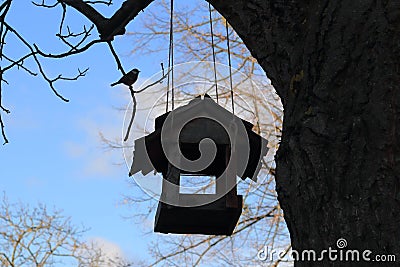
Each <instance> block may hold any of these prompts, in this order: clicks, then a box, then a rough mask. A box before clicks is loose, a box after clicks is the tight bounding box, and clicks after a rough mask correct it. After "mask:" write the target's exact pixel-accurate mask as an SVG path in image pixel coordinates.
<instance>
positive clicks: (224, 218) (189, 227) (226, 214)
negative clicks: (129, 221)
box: [154, 195, 243, 236]
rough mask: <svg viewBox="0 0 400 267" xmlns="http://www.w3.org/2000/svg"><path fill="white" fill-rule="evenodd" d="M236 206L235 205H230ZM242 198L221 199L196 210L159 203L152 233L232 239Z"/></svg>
mask: <svg viewBox="0 0 400 267" xmlns="http://www.w3.org/2000/svg"><path fill="white" fill-rule="evenodd" d="M232 200H233V202H236V203H232ZM232 204H234V205H232ZM242 206H243V197H242V196H240V195H238V196H237V195H236V196H234V198H233V199H232V196H229V203H227V196H224V197H222V198H220V199H218V200H216V201H214V202H212V203H209V204H206V205H203V206H198V207H177V206H172V205H169V204H165V203H163V202H159V203H158V207H157V213H156V219H155V224H154V231H155V232H159V233H165V234H167V233H174V234H203V235H228V236H229V235H231V234H232V232H233V230H234V229H235V226H236V224H237V222H238V220H239V217H240V214H241V213H242Z"/></svg>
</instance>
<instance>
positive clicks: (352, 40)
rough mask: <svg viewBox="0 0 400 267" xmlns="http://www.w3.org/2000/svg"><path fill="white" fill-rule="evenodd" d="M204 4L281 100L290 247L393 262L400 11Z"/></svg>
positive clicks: (399, 193) (399, 212) (398, 211)
mask: <svg viewBox="0 0 400 267" xmlns="http://www.w3.org/2000/svg"><path fill="white" fill-rule="evenodd" d="M209 2H211V4H212V5H213V6H214V7H215V8H216V9H217V10H218V11H219V12H220V13H221V14H222V15H223V16H225V17H226V18H227V19H228V21H229V23H230V24H231V25H232V27H233V28H234V29H235V31H236V32H237V33H238V34H239V35H240V36H241V38H242V39H243V41H244V43H245V44H246V46H247V47H248V48H249V50H250V51H251V53H252V55H253V56H254V57H255V58H256V59H257V60H258V62H259V63H260V64H261V66H262V67H263V69H264V70H265V71H266V73H267V75H268V77H269V78H270V79H271V80H272V84H273V86H274V87H275V89H276V90H277V92H278V94H279V96H280V97H281V99H282V102H283V106H284V122H283V133H282V140H281V145H280V148H279V151H278V153H277V155H276V164H277V174H276V184H277V186H276V189H277V191H278V196H279V201H280V203H281V206H282V208H283V210H284V215H285V220H286V222H287V225H288V228H289V231H290V235H291V240H292V246H293V249H296V250H297V251H302V250H307V249H315V250H317V251H321V250H323V249H328V247H332V248H334V249H337V247H336V241H337V239H339V238H345V239H346V240H347V242H348V246H347V248H348V249H359V250H360V251H363V250H365V249H368V250H371V251H372V252H373V253H372V254H371V259H372V258H373V256H372V255H374V254H396V255H397V260H400V253H399V252H400V246H399V242H398V238H399V237H400V227H399V226H400V147H399V140H400V136H399V125H400V113H399V109H400V94H399V92H398V90H399V88H398V87H399V84H400V64H399V58H400V3H399V2H398V1H383V0H382V1H373V0H353V1H346V0H340V1H328V0H324V1H289V0H288V1H282V0H280V1H274V0H272V1H261V0H251V1H237V0H229V1H227V0H224V1H217V0H210V1H209ZM347 248H346V249H347ZM314 264H315V266H321V263H311V262H305V263H301V262H298V263H297V264H296V266H314ZM347 264H349V265H350V266H356V265H357V264H356V263H355V262H352V263H347ZM365 264H366V263H365V262H362V263H360V266H365ZM371 264H377V263H371ZM324 265H327V266H344V265H345V263H343V262H337V261H336V262H332V261H331V262H329V263H328V262H326V263H325V264H324ZM378 265H379V264H378ZM388 265H389V266H394V265H393V263H391V264H388ZM379 266H382V264H380V265H379Z"/></svg>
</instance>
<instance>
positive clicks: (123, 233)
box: [0, 0, 165, 259]
mask: <svg viewBox="0 0 400 267" xmlns="http://www.w3.org/2000/svg"><path fill="white" fill-rule="evenodd" d="M114 2H115V5H114V6H113V7H110V8H109V9H110V11H107V12H104V14H105V15H109V14H110V13H111V10H115V9H116V8H117V7H119V5H120V3H121V2H122V1H114ZM68 15H69V17H68V21H69V22H70V23H69V24H70V25H72V27H74V26H76V28H75V29H76V30H78V29H80V28H78V27H80V25H81V22H82V21H83V22H86V21H85V20H82V19H80V17H79V16H76V14H74V12H69V14H68ZM139 16H140V15H139ZM8 19H9V22H10V24H11V25H13V26H14V27H15V28H16V29H18V30H19V31H20V32H21V33H22V34H23V36H24V37H25V38H26V39H27V40H29V41H30V42H32V43H37V44H38V45H39V47H41V48H42V49H43V50H46V51H49V52H54V51H55V52H57V51H61V47H60V42H59V41H58V40H57V38H56V37H55V33H56V32H57V27H58V23H59V20H60V10H59V9H55V10H47V9H40V8H37V7H34V6H33V5H32V4H31V2H30V1H26V0H25V1H21V0H18V1H14V2H13V6H12V9H11V11H10V13H9V17H8ZM86 24H87V25H90V24H89V23H86ZM132 27H135V23H131V25H130V26H129V29H133V28H132ZM14 41H15V40H12V39H10V40H9V42H10V44H9V45H8V48H7V49H8V50H7V51H8V53H9V54H11V55H16V56H17V55H20V56H21V55H23V53H24V51H26V50H25V49H24V48H23V47H22V46H19V45H17V44H16V43H15V42H14ZM14 43H15V45H14ZM115 45H116V49H117V51H118V53H119V54H120V55H121V59H122V61H123V64H124V66H125V68H126V69H130V68H133V67H137V68H139V69H141V70H142V73H141V74H142V75H143V77H145V76H146V75H152V74H153V71H152V68H154V65H155V66H156V68H157V71H158V68H159V63H160V62H161V61H165V59H164V58H157V57H155V58H154V57H153V58H143V57H141V58H138V57H134V56H130V55H129V54H130V40H129V38H128V37H126V36H122V37H117V38H116V41H115ZM31 63H32V62H27V64H31ZM44 66H46V71H47V72H48V73H49V74H50V75H51V76H55V75H57V74H59V73H63V74H65V75H74V74H75V73H76V69H77V68H78V67H79V68H81V69H85V68H86V67H90V70H89V72H88V74H87V76H86V77H84V78H83V79H80V80H79V81H76V82H64V83H59V84H57V88H58V90H59V92H60V93H61V94H62V95H63V96H65V97H66V98H68V99H70V102H69V103H64V102H63V101H61V100H59V99H58V98H57V97H56V96H55V95H54V94H53V93H52V91H51V90H50V88H49V87H48V85H47V84H46V82H45V81H44V80H43V79H41V78H40V77H32V76H29V75H27V74H26V73H25V72H23V71H21V70H19V71H17V70H13V71H10V72H8V73H7V75H6V76H5V78H6V79H7V81H8V82H9V83H10V85H6V86H4V87H3V104H4V105H5V106H6V107H7V108H9V109H10V110H11V114H9V115H7V116H6V115H3V119H4V122H5V125H6V133H7V137H8V139H9V140H10V143H9V144H7V145H5V146H2V147H1V148H0V170H1V171H0V178H1V179H0V191H4V192H5V193H6V195H7V197H8V198H9V200H10V202H17V201H21V202H23V203H29V204H30V205H32V206H34V205H36V204H37V203H38V202H40V203H44V204H46V205H47V206H49V207H55V208H57V209H62V210H63V211H64V212H63V214H64V215H65V216H71V219H72V222H73V223H74V224H76V225H81V224H83V225H84V226H86V227H89V228H90V230H89V231H88V232H87V233H86V238H100V239H104V240H105V241H107V242H110V243H113V244H115V245H117V246H119V247H120V249H121V250H122V251H123V252H124V253H125V254H126V255H127V256H128V257H129V258H131V259H146V258H148V257H149V256H148V254H147V246H148V245H149V244H150V241H151V240H152V237H151V236H149V235H145V234H144V232H146V231H151V230H152V226H151V224H148V223H147V224H146V223H144V224H142V225H140V227H138V225H136V224H135V223H134V222H132V221H131V220H126V219H124V218H123V217H126V216H130V215H132V210H131V209H130V208H129V207H128V206H126V205H122V204H121V202H122V200H123V196H124V195H130V194H140V192H138V190H137V189H134V188H132V187H131V186H130V182H129V178H128V168H127V167H126V166H125V165H117V164H116V163H121V162H122V161H123V158H122V153H121V151H107V150H105V149H104V148H103V145H102V143H101V142H100V138H99V134H98V133H99V132H102V133H103V134H104V135H105V136H106V137H108V138H114V137H117V136H121V131H122V123H123V115H124V114H123V113H122V112H120V111H118V110H116V108H120V107H125V106H126V105H127V104H128V103H129V101H128V97H127V91H126V89H125V88H122V87H114V88H111V87H110V86H109V84H110V83H111V82H113V81H114V80H116V79H118V78H119V75H120V74H119V72H118V71H117V69H116V65H115V62H114V61H113V58H112V56H111V55H110V53H109V50H108V48H107V46H106V45H103V44H101V45H99V46H96V47H93V48H92V49H90V50H89V51H88V52H86V53H84V54H82V55H78V56H74V57H71V58H69V59H66V60H59V61H45V62H44ZM131 208H132V207H131Z"/></svg>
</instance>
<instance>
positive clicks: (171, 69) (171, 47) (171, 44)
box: [166, 0, 174, 112]
mask: <svg viewBox="0 0 400 267" xmlns="http://www.w3.org/2000/svg"><path fill="white" fill-rule="evenodd" d="M173 16H174V0H171V13H170V21H169V49H168V79H167V106H166V112H168V105H169V103H168V102H169V88H170V87H169V86H170V74H169V72H171V86H172V91H171V102H172V110H174V67H173V66H174V34H173V33H174V29H173V27H174V25H173V23H174V20H173V18H174V17H173Z"/></svg>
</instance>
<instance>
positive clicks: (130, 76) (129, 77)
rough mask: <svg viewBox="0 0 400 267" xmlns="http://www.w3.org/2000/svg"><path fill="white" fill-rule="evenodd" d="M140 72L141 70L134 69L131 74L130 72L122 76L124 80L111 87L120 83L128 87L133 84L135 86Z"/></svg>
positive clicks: (113, 84)
mask: <svg viewBox="0 0 400 267" xmlns="http://www.w3.org/2000/svg"><path fill="white" fill-rule="evenodd" d="M139 72H140V70H138V69H133V70H131V71H130V72H128V73H127V74H125V75H124V76H122V78H121V79H119V80H118V81H117V82H115V83H112V84H111V86H115V85H117V84H120V83H123V84H125V85H127V86H131V85H132V84H134V83H135V82H136V81H137V79H138V76H139Z"/></svg>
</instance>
